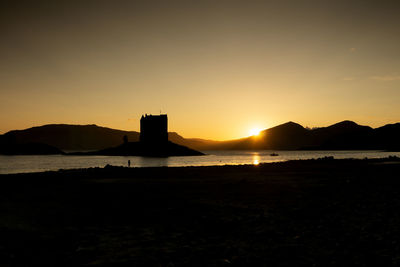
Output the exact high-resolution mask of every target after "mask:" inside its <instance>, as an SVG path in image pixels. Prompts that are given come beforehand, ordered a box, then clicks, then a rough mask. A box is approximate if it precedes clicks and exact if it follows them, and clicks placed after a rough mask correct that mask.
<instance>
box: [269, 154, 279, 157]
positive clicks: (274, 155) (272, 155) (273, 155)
mask: <svg viewBox="0 0 400 267" xmlns="http://www.w3.org/2000/svg"><path fill="white" fill-rule="evenodd" d="M269 155H270V156H271V157H276V156H279V154H276V153H271V154H269Z"/></svg>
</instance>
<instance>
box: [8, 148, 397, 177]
mask: <svg viewBox="0 0 400 267" xmlns="http://www.w3.org/2000/svg"><path fill="white" fill-rule="evenodd" d="M274 152H275V153H277V154H279V155H278V156H271V155H270V154H271V153H274ZM205 153H206V154H207V155H206V156H196V157H170V158H144V157H116V156H61V155H51V156H0V174H5V173H22V172H41V171H48V170H59V169H76V168H90V167H104V166H105V165H107V164H110V165H114V166H127V164H128V160H130V161H131V166H132V167H159V166H212V165H226V164H229V165H238V164H259V163H265V162H277V161H287V160H293V159H311V158H321V157H325V156H333V157H335V158H337V159H343V158H358V159H363V158H383V157H388V156H398V157H400V152H382V151H269V150H262V151H205Z"/></svg>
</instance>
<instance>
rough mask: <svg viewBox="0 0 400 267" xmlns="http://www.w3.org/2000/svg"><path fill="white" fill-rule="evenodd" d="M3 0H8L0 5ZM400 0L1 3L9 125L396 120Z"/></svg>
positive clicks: (246, 126)
mask: <svg viewBox="0 0 400 267" xmlns="http://www.w3.org/2000/svg"><path fill="white" fill-rule="evenodd" d="M2 3H3V2H2ZM399 3H400V2H399V1H384V0H383V1H368V0H366V1H351V0H348V1H340V0H339V1H325V0H321V1H301V0H293V1H216V0H215V1H4V4H3V5H2V7H1V11H0V30H1V42H0V133H5V132H7V131H9V130H13V129H24V128H28V127H32V126H39V125H43V124H50V123H68V124H97V125H101V126H106V127H111V128H117V129H123V130H135V131H138V130H139V119H140V116H141V115H142V114H144V113H153V114H159V113H160V110H161V112H163V113H167V114H168V117H169V130H170V131H175V132H178V133H179V134H181V135H183V136H184V137H199V138H208V139H216V140H224V139H233V138H239V137H243V136H247V135H249V131H250V130H251V129H253V128H260V129H264V128H269V127H272V126H275V125H278V124H280V123H284V122H287V121H295V122H298V123H300V124H302V125H303V126H309V127H315V126H327V125H330V124H333V123H336V122H339V121H342V120H346V119H348V120H354V121H356V122H357V123H359V124H363V125H369V126H372V127H379V126H382V125H384V124H388V123H394V122H399V121H400V105H399V103H400V16H399V14H400V4H399Z"/></svg>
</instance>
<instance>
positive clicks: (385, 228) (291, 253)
mask: <svg viewBox="0 0 400 267" xmlns="http://www.w3.org/2000/svg"><path fill="white" fill-rule="evenodd" d="M391 163H395V164H391ZM399 174H400V161H399V158H398V157H393V158H387V159H366V160H355V159H352V160H332V159H329V158H328V159H320V160H303V161H300V160H298V161H288V162H278V163H268V164H259V165H240V166H214V167H148V168H125V167H108V168H90V169H75V170H63V171H54V172H42V173H28V174H9V175H0V178H1V179H0V210H1V213H0V255H1V257H0V265H1V266H82V265H96V266H226V265H233V266H266V265H270V266H312V265H315V266H345V265H352V266H368V265H384V266H387V265H394V266H396V265H398V264H400V243H398V240H400V229H399V227H398V226H399V225H400V212H399V210H400V195H399V191H400V179H399Z"/></svg>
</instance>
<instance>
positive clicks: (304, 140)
mask: <svg viewBox="0 0 400 267" xmlns="http://www.w3.org/2000/svg"><path fill="white" fill-rule="evenodd" d="M125 135H126V136H127V137H128V140H129V142H137V141H138V140H139V132H136V131H124V130H117V129H112V128H107V127H102V126H97V125H95V124H89V125H70V124H47V125H43V126H35V127H32V128H28V129H24V130H13V131H9V132H7V133H5V134H3V135H0V147H2V146H5V144H10V143H13V144H18V145H21V144H28V143H41V144H46V145H48V146H52V147H54V148H57V149H60V150H63V151H94V150H102V149H106V148H110V147H116V146H118V145H120V144H121V143H122V140H123V137H124V136H125ZM399 137H400V123H394V124H387V125H385V126H382V127H378V128H375V129H374V128H371V127H369V126H363V125H359V124H357V123H355V122H353V121H349V120H344V121H341V122H338V123H335V124H332V125H330V126H327V127H319V128H313V129H308V128H305V127H303V126H302V125H300V124H298V123H295V122H292V121H289V122H287V123H283V124H280V125H277V126H274V127H272V128H269V129H265V130H263V131H261V132H260V134H259V135H257V136H249V137H244V138H239V139H233V140H226V141H215V140H206V139H201V138H184V137H182V136H181V135H179V134H178V133H176V132H169V133H168V139H169V140H170V141H171V142H174V143H176V144H178V145H183V146H187V147H190V148H192V149H196V150H248V149H272V150H299V149H305V150H330V149H331V150H354V149H360V150H366V149H377V150H395V151H400V140H399ZM0 152H1V149H0Z"/></svg>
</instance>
